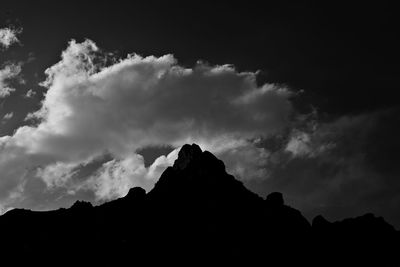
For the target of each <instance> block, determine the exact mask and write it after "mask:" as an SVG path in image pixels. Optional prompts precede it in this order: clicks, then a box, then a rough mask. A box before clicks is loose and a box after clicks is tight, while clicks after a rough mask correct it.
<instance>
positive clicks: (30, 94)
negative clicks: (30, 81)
mask: <svg viewBox="0 0 400 267" xmlns="http://www.w3.org/2000/svg"><path fill="white" fill-rule="evenodd" d="M35 95H36V92H35V91H33V90H32V89H29V90H28V91H27V92H26V94H25V97H26V98H32V97H34V96H35Z"/></svg>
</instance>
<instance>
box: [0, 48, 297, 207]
mask: <svg viewBox="0 0 400 267" xmlns="http://www.w3.org/2000/svg"><path fill="white" fill-rule="evenodd" d="M101 54H102V52H101V50H100V49H99V48H98V47H97V46H96V44H95V43H94V42H92V41H90V40H87V41H85V42H83V43H77V42H75V41H71V42H70V43H69V46H68V48H67V49H66V50H65V51H64V52H63V53H62V57H61V60H60V62H58V63H57V64H55V65H54V66H52V67H50V68H49V69H47V70H46V74H47V79H46V81H45V82H44V83H43V85H45V86H46V87H47V88H48V91H47V93H46V95H45V98H44V99H43V101H42V107H41V108H40V110H38V111H37V112H34V113H32V114H30V115H29V118H36V119H39V120H40V123H39V124H38V125H36V126H23V127H20V128H19V129H17V130H16V131H15V133H14V135H13V136H4V137H1V138H0V169H1V170H2V172H3V173H2V177H1V179H0V188H1V191H0V203H1V201H3V202H5V201H6V199H8V196H9V192H11V191H12V190H14V188H16V187H17V186H18V185H20V184H21V183H22V182H24V181H26V180H27V179H32V177H30V175H31V176H33V177H36V176H37V175H38V174H39V177H41V179H43V180H44V182H45V184H46V185H47V186H48V187H49V188H53V187H57V186H58V187H60V186H65V187H68V188H69V189H70V191H72V192H74V191H75V192H76V190H80V189H85V190H92V191H94V192H95V195H96V197H97V199H112V198H115V197H118V196H122V195H124V194H126V193H127V191H128V190H129V188H130V187H132V186H142V187H144V188H146V189H149V188H151V187H152V185H153V184H154V182H155V180H156V178H158V176H159V175H160V174H161V173H162V171H163V170H164V169H165V168H166V167H167V166H168V165H171V164H172V163H173V160H174V159H175V158H176V155H177V151H178V150H175V151H173V152H171V154H170V155H168V156H167V157H164V156H163V157H160V158H158V159H157V160H156V161H155V162H154V163H153V165H152V166H150V167H149V168H146V167H144V162H143V158H142V157H141V156H140V155H137V154H136V153H135V151H136V150H137V149H140V148H143V147H146V146H152V145H170V146H173V147H176V148H179V147H180V146H181V145H183V144H184V143H188V142H196V143H199V144H200V145H201V146H202V147H203V148H206V149H209V150H210V151H212V152H214V153H217V154H218V155H221V156H222V157H223V158H224V159H226V160H228V162H229V166H228V169H230V170H232V171H233V172H235V173H238V174H241V175H243V176H246V175H248V173H249V172H248V171H247V170H249V169H251V168H252V169H257V168H258V167H260V166H261V165H263V164H264V162H265V160H266V159H267V158H268V152H267V151H265V150H263V149H260V148H258V147H257V146H256V144H255V142H254V141H251V140H256V139H257V138H259V137H263V136H268V135H272V134H274V133H276V132H279V131H280V130H281V129H282V128H284V127H286V126H287V123H288V120H289V115H290V114H291V112H292V105H291V102H290V100H289V98H290V96H291V93H290V91H289V90H288V89H287V88H284V87H281V86H277V85H274V84H265V85H262V86H258V85H257V83H256V74H255V73H252V72H238V71H237V70H235V68H234V67H233V66H230V65H222V66H209V65H205V64H201V63H199V64H197V65H196V66H194V67H193V68H184V67H181V66H180V65H178V63H177V60H176V59H175V58H174V57H173V56H172V55H165V56H162V57H154V56H149V57H141V56H138V55H129V56H128V57H127V58H125V59H123V60H120V61H118V62H116V63H115V64H113V65H111V66H108V67H104V66H103V65H104V60H103V59H102V57H101ZM95 62H100V64H98V63H95ZM104 154H108V155H111V156H112V158H113V160H111V161H108V162H106V163H104V164H103V166H102V167H101V168H100V169H99V170H97V171H96V173H94V174H92V175H90V176H89V177H87V178H86V179H79V181H75V180H74V179H72V178H73V177H74V175H75V173H74V172H75V170H76V168H75V167H76V166H82V165H85V164H87V163H88V162H91V161H93V160H95V159H96V158H98V157H100V156H101V155H104ZM238 155H242V157H238ZM235 158H236V160H235ZM253 158H254V159H255V160H256V161H254V162H253V160H252V159H253ZM242 160H243V161H242ZM15 166H18V168H15ZM32 173H34V174H32ZM35 174H36V175H35ZM264 174H266V173H265V171H264V170H261V171H259V172H258V173H257V174H256V175H255V176H257V177H259V176H263V175H264ZM36 179H37V177H36Z"/></svg>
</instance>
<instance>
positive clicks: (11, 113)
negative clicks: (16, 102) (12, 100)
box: [3, 112, 14, 120]
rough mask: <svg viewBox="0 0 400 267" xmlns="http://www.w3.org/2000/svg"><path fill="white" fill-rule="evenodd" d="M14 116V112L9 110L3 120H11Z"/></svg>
mask: <svg viewBox="0 0 400 267" xmlns="http://www.w3.org/2000/svg"><path fill="white" fill-rule="evenodd" d="M13 116H14V112H9V113H7V114H5V115H4V116H3V120H9V119H11V118H12V117H13Z"/></svg>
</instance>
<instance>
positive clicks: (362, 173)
mask: <svg viewBox="0 0 400 267" xmlns="http://www.w3.org/2000/svg"><path fill="white" fill-rule="evenodd" d="M399 115H400V112H399V109H387V110H379V111H375V112H369V113H364V114H359V115H353V116H342V117H339V118H337V119H335V120H332V121H329V122H322V121H319V122H318V123H317V124H313V126H312V127H308V128H307V127H303V129H293V130H292V131H291V132H290V133H289V134H288V137H287V140H288V141H287V142H285V143H283V144H282V146H281V147H280V149H278V150H276V151H275V152H273V153H271V155H270V158H278V160H277V161H276V162H275V164H272V163H271V160H270V161H269V165H268V171H269V179H266V180H263V181H261V182H260V181H250V183H253V184H251V185H249V186H250V187H251V188H252V189H253V190H255V191H257V192H258V193H260V194H262V195H265V194H267V193H269V192H271V191H281V192H284V193H285V195H286V196H287V198H288V200H289V203H291V204H292V205H294V206H296V207H298V208H300V209H301V210H303V211H304V212H305V213H306V214H307V215H308V216H309V217H310V218H312V217H313V216H315V215H317V214H320V213H322V214H324V215H326V216H327V217H328V218H329V219H331V220H338V219H342V218H344V217H347V216H356V215H361V214H363V213H366V212H373V213H375V214H377V215H380V216H384V218H385V219H387V220H389V222H391V223H393V224H395V225H400V216H399V215H398V212H397V211H398V210H399V208H400V197H399V196H398V192H399V190H400V180H399V179H398V178H399V175H400V167H399V165H398V162H399V161H400V156H399V155H400V154H399V153H398V151H400V142H399V139H398V136H399V134H400V132H399V130H400V128H399V127H398V125H400V124H399V119H398V118H400V116H399Z"/></svg>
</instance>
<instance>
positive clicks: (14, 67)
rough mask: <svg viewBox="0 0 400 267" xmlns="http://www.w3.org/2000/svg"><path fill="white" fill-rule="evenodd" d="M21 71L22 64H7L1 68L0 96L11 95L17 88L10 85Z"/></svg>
mask: <svg viewBox="0 0 400 267" xmlns="http://www.w3.org/2000/svg"><path fill="white" fill-rule="evenodd" d="M20 72H21V65H20V64H14V63H11V64H7V65H5V66H4V67H3V68H2V69H0V98H4V97H7V96H9V95H10V94H11V93H12V92H14V91H15V88H12V87H10V86H9V83H8V82H9V81H10V80H11V79H13V78H15V77H17V76H18V74H19V73H20Z"/></svg>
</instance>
